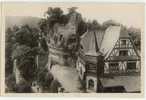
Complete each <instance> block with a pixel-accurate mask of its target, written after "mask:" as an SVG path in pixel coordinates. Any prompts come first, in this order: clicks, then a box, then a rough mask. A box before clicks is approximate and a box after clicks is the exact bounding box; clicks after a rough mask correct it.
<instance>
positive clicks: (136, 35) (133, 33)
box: [127, 27, 141, 50]
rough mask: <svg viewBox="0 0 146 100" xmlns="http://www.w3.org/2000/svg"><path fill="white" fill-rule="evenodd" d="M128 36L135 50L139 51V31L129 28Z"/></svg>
mask: <svg viewBox="0 0 146 100" xmlns="http://www.w3.org/2000/svg"><path fill="white" fill-rule="evenodd" d="M127 31H128V33H129V35H130V36H131V37H132V40H133V41H134V44H135V46H136V49H138V50H141V30H140V29H138V28H134V27H130V28H128V29H127Z"/></svg>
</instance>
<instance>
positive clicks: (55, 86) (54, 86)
mask: <svg viewBox="0 0 146 100" xmlns="http://www.w3.org/2000/svg"><path fill="white" fill-rule="evenodd" d="M58 87H61V84H60V83H59V82H58V80H56V79H54V80H53V81H52V82H51V85H50V91H51V93H57V92H58Z"/></svg>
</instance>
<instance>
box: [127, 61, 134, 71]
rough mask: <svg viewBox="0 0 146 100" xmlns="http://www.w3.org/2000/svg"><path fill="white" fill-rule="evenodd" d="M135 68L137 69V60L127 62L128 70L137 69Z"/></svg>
mask: <svg viewBox="0 0 146 100" xmlns="http://www.w3.org/2000/svg"><path fill="white" fill-rule="evenodd" d="M135 69H136V62H128V63H127V70H135Z"/></svg>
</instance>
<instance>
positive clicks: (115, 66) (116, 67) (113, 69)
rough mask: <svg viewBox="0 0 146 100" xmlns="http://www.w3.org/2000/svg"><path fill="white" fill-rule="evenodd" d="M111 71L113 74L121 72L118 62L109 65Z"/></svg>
mask: <svg viewBox="0 0 146 100" xmlns="http://www.w3.org/2000/svg"><path fill="white" fill-rule="evenodd" d="M109 71H110V72H111V73H114V72H118V71H119V63H118V62H111V63H109Z"/></svg>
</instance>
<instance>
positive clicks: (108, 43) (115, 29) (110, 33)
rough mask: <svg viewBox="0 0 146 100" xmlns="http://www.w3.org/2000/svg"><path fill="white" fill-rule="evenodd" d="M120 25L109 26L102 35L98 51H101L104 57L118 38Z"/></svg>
mask: <svg viewBox="0 0 146 100" xmlns="http://www.w3.org/2000/svg"><path fill="white" fill-rule="evenodd" d="M120 34H121V26H109V27H108V28H107V29H106V31H105V35H104V37H103V41H102V44H101V47H100V51H101V52H102V53H103V55H104V56H105V58H107V57H108V55H109V54H110V52H111V51H112V49H113V48H114V46H115V44H116V42H117V41H118V39H119V38H120Z"/></svg>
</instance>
